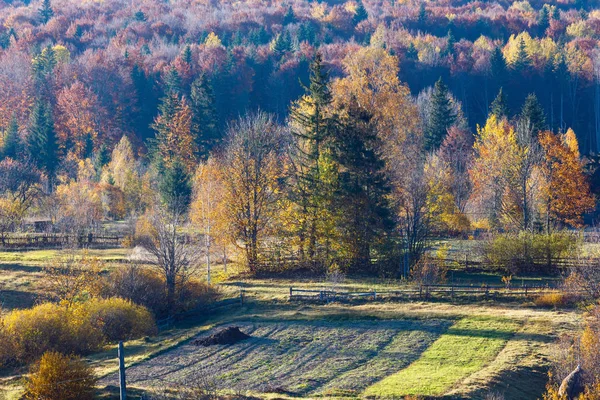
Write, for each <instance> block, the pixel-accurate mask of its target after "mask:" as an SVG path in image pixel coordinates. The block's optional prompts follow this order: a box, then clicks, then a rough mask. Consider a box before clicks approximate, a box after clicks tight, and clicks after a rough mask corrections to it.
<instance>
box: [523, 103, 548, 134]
mask: <svg viewBox="0 0 600 400" xmlns="http://www.w3.org/2000/svg"><path fill="white" fill-rule="evenodd" d="M520 119H521V120H522V121H524V122H526V123H529V125H530V126H531V129H532V132H533V134H534V135H536V136H537V134H538V133H539V132H541V131H543V130H545V129H546V114H545V113H544V109H543V108H542V106H541V104H540V102H539V101H538V98H537V96H536V95H535V94H533V93H532V94H530V95H529V96H527V98H526V99H525V103H524V104H523V108H522V109H521V115H520Z"/></svg>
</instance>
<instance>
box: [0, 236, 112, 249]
mask: <svg viewBox="0 0 600 400" xmlns="http://www.w3.org/2000/svg"><path fill="white" fill-rule="evenodd" d="M122 241H123V236H117V235H101V234H99V235H96V234H91V233H90V234H86V235H66V234H33V235H8V236H4V237H0V249H5V250H21V249H32V248H40V249H45V248H60V247H67V246H73V245H77V246H78V247H119V246H120V245H121V242H122Z"/></svg>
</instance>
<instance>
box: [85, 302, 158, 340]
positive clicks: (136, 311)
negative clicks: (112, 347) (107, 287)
mask: <svg viewBox="0 0 600 400" xmlns="http://www.w3.org/2000/svg"><path fill="white" fill-rule="evenodd" d="M86 308H87V310H86V313H87V315H88V318H89V320H90V322H91V324H92V326H94V327H95V328H97V329H98V330H99V331H100V332H101V333H102V335H103V336H104V338H105V339H106V340H107V341H109V342H115V341H118V340H127V339H133V338H136V337H142V336H146V335H151V334H153V333H155V331H156V326H155V324H154V318H153V317H152V314H150V311H148V309H147V308H145V307H142V306H138V305H136V304H133V303H132V302H131V301H128V300H124V299H119V298H110V299H105V300H98V301H91V302H89V303H88V304H87V305H86Z"/></svg>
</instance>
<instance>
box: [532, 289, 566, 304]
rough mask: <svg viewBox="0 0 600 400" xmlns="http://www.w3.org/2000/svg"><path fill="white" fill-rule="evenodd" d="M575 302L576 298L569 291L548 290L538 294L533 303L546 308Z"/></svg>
mask: <svg viewBox="0 0 600 400" xmlns="http://www.w3.org/2000/svg"><path fill="white" fill-rule="evenodd" d="M575 302H576V299H575V298H574V297H573V296H571V295H570V294H569V293H565V292H562V291H560V292H550V293H544V294H542V295H540V296H538V297H537V298H536V299H535V300H534V303H535V305H536V306H538V307H547V308H562V307H569V306H572V305H573V304H574V303H575Z"/></svg>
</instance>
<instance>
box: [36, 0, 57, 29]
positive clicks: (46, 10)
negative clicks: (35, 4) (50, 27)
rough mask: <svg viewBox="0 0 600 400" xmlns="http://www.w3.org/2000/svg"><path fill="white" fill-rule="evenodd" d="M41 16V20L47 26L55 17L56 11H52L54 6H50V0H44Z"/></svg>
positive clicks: (40, 10)
mask: <svg viewBox="0 0 600 400" xmlns="http://www.w3.org/2000/svg"><path fill="white" fill-rule="evenodd" d="M38 12H39V14H40V18H41V20H42V23H43V24H47V23H48V21H50V19H52V17H53V16H54V10H53V9H52V4H50V0H43V1H42V7H41V8H40V9H39V10H38Z"/></svg>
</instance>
